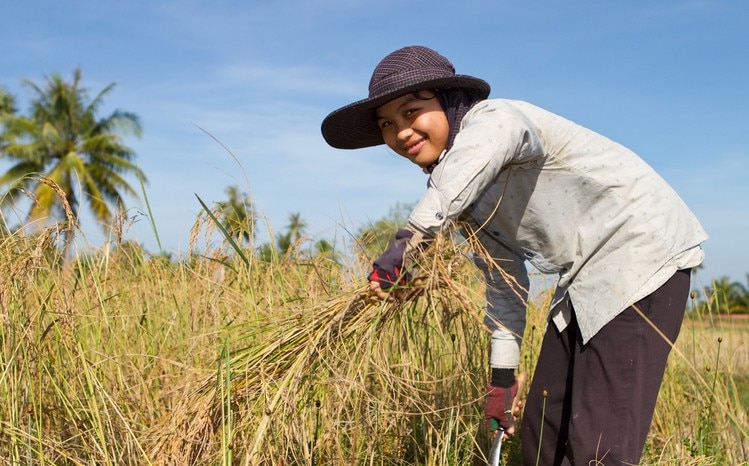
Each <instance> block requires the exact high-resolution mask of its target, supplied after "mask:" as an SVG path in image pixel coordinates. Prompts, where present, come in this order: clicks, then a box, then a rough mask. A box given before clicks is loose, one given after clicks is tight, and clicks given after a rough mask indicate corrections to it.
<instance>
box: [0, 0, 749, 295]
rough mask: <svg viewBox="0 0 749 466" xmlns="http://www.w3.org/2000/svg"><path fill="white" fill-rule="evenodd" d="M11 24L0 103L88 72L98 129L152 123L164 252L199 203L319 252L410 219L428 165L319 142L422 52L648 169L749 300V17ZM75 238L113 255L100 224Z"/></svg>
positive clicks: (142, 143)
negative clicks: (329, 243)
mask: <svg viewBox="0 0 749 466" xmlns="http://www.w3.org/2000/svg"><path fill="white" fill-rule="evenodd" d="M0 16H2V18H3V27H2V28H1V29H0V43H2V44H3V57H2V66H0V85H3V86H5V87H6V89H7V90H9V91H10V92H11V93H12V94H14V95H16V97H17V98H18V101H19V104H20V106H21V111H23V112H25V111H26V105H27V103H28V102H27V99H28V96H29V93H28V91H27V89H26V88H25V87H23V86H22V85H21V80H22V78H29V79H31V80H33V81H35V82H37V83H43V82H44V78H45V77H46V76H48V75H49V74H51V73H55V72H56V73H60V74H61V75H62V76H64V77H66V78H67V77H69V76H70V75H71V74H72V71H73V70H74V69H75V68H76V67H81V69H82V70H83V84H84V86H85V87H86V88H88V89H89V92H90V93H91V94H95V93H96V92H98V91H99V90H101V89H102V88H103V87H104V86H106V85H108V84H109V83H111V82H116V83H117V87H116V88H115V89H114V91H113V92H111V93H110V94H109V97H108V99H107V100H106V104H107V106H106V107H105V108H104V109H103V112H102V116H103V115H104V114H108V113H109V112H111V111H113V110H114V109H122V110H127V111H131V112H134V113H136V114H138V115H139V116H140V118H141V122H142V125H143V130H144V132H143V136H142V137H141V138H140V139H134V138H128V139H126V143H127V144H128V145H129V146H131V147H132V148H133V149H135V151H136V152H137V163H138V164H139V165H140V167H141V168H142V169H143V170H144V171H145V173H146V175H147V176H148V181H149V182H148V185H147V193H148V199H149V202H150V204H151V208H152V210H153V214H154V221H155V223H156V226H157V228H158V232H159V236H160V238H161V242H162V244H163V246H164V249H165V250H166V251H167V252H169V253H172V254H175V255H178V254H180V253H184V252H185V251H186V249H187V246H188V243H189V238H190V228H191V226H192V225H193V223H194V221H195V218H196V215H197V214H198V212H199V211H200V205H199V203H198V201H197V199H196V198H195V194H197V195H198V196H200V197H201V198H202V199H203V200H204V201H206V202H207V203H212V202H215V201H220V200H224V199H226V195H225V192H224V191H225V189H226V188H227V187H228V186H230V185H237V186H239V188H240V189H242V190H243V191H247V192H249V193H250V194H251V196H252V199H253V201H254V202H255V204H256V206H257V207H258V208H259V210H260V212H261V213H262V215H263V216H264V217H265V218H266V219H267V221H268V223H269V225H270V226H271V227H272V229H274V230H275V231H280V230H285V228H286V226H287V224H288V217H289V215H290V214H291V213H295V212H299V213H300V214H301V216H302V218H303V219H304V220H305V221H306V222H307V224H308V234H309V235H311V236H313V237H315V238H327V239H332V238H334V237H335V238H339V239H340V238H342V237H346V236H348V235H350V234H351V233H350V232H356V231H357V230H358V229H359V228H361V227H363V226H366V225H367V224H368V223H369V222H373V221H376V220H378V219H380V218H382V217H384V216H385V215H387V214H388V211H389V210H390V208H391V207H393V206H394V205H396V204H398V203H413V202H415V201H417V200H418V199H419V197H420V195H421V193H422V192H423V189H424V183H425V181H426V180H425V177H424V175H423V174H422V173H421V172H420V170H419V169H418V168H417V167H415V166H412V165H410V164H409V163H408V162H405V161H403V160H399V159H398V158H397V157H396V156H395V155H392V154H391V153H389V152H388V151H387V150H386V149H384V148H382V147H380V148H372V149H367V150H362V151H340V150H334V149H332V148H329V147H327V146H326V144H325V143H324V141H323V139H322V137H321V136H320V129H319V128H320V122H321V120H322V119H323V118H324V117H325V115H327V114H328V113H329V112H330V111H332V110H334V109H336V108H338V107H340V106H342V105H345V104H348V103H350V102H352V101H354V100H358V99H360V98H363V97H365V96H366V89H367V83H368V80H369V76H370V74H371V72H372V69H373V68H374V66H375V65H376V64H377V62H378V61H379V60H380V59H381V58H382V57H383V56H385V55H386V54H388V53H389V52H391V51H393V50H395V49H397V48H400V47H402V46H405V45H413V44H419V45H426V46H429V47H432V48H434V49H436V50H438V51H439V52H440V53H442V54H443V55H445V56H447V57H448V58H449V59H450V60H451V61H452V62H453V63H454V64H455V67H456V69H457V71H458V73H463V74H471V75H474V76H478V77H481V78H482V79H484V80H486V81H488V82H489V83H490V84H491V85H492V94H491V96H492V97H503V98H513V99H522V100H527V101H529V102H532V103H534V104H536V105H539V106H541V107H544V108H546V109H548V110H551V111H553V112H556V113H559V114H561V115H563V116H565V117H567V118H569V119H572V120H574V121H576V122H578V123H580V124H582V125H585V126H588V127H590V128H592V129H594V130H596V131H598V132H601V133H603V134H605V135H606V136H608V137H610V138H612V139H614V140H616V141H618V142H621V143H623V144H624V145H626V146H628V147H630V148H631V149H633V150H634V151H635V152H637V153H638V154H640V155H641V156H642V158H644V159H645V160H646V161H647V162H648V163H650V164H651V165H652V166H653V167H654V168H655V169H656V170H657V171H658V172H659V173H661V175H662V176H663V177H664V178H665V179H666V180H667V181H668V182H670V183H671V184H672V185H673V186H674V187H675V189H676V190H677V191H678V192H679V194H680V195H681V196H682V197H683V198H684V200H685V201H686V202H687V203H688V204H689V205H690V207H691V208H692V209H693V210H694V212H695V213H696V214H697V216H698V217H699V218H700V219H701V221H702V222H703V224H704V226H705V228H706V229H707V231H708V233H709V234H710V237H711V238H710V240H709V241H708V242H707V243H705V245H704V247H705V250H706V252H707V260H706V263H705V270H704V271H703V272H701V275H702V280H703V281H705V282H709V279H710V277H714V276H721V275H728V276H730V277H731V278H732V279H734V280H737V281H741V282H742V283H746V280H745V275H746V273H747V272H749V247H748V246H747V244H746V242H745V239H746V237H747V232H748V231H749V188H748V187H747V186H748V185H749V183H747V173H749V85H747V81H746V76H747V74H749V73H748V71H749V70H748V68H749V60H748V59H747V58H748V56H749V2H745V1H743V0H730V1H729V0H661V1H652V0H647V1H639V0H631V1H626V2H621V1H599V2H592V1H581V0H568V1H565V2H559V1H551V0H539V1H533V0H528V1H518V0H514V1H506V0H463V1H460V2H455V1H453V2H447V1H445V2H443V1H435V0H429V1H411V2H403V1H391V0H381V1H377V2H371V1H368V0H367V1H363V0H362V1H360V0H348V1H345V0H275V1H246V2H240V1H210V2H209V1H203V2H199V1H189V0H178V1H177V0H175V1H172V0H164V1H158V0H154V1H144V0H133V1H117V2H115V1H93V0H90V1H83V0H65V1H60V0H54V1H53V0H26V1H23V2H15V1H13V2H11V1H4V2H2V4H1V5H0ZM201 128H202V129H204V130H205V131H207V132H208V133H210V134H211V135H212V136H213V137H215V138H216V139H218V140H219V141H220V142H221V143H222V144H224V145H225V146H226V147H228V148H229V149H230V150H231V152H232V153H233V154H234V156H235V157H236V159H237V160H235V159H234V158H233V157H232V156H231V155H229V154H228V153H227V152H226V150H225V149H224V148H222V147H221V145H219V144H218V143H217V142H216V141H214V140H213V139H212V138H211V137H210V136H208V135H207V134H206V133H204V132H203V131H202V130H201ZM131 184H132V185H133V186H134V187H136V188H137V187H138V182H137V180H135V179H134V180H131ZM130 205H131V206H132V207H133V209H132V210H131V214H132V215H133V216H134V217H135V220H136V222H135V223H134V224H133V225H132V227H131V228H130V229H129V231H128V232H127V234H126V236H127V238H129V239H132V240H136V241H138V242H141V243H143V244H144V245H145V246H146V248H147V249H149V250H151V251H156V250H157V248H156V241H155V239H154V235H153V233H152V231H151V228H150V226H149V223H148V221H147V219H146V218H145V217H144V216H143V215H142V214H140V213H139V212H145V207H144V204H143V202H142V200H137V199H133V200H131V201H130ZM87 222H88V223H87ZM82 228H83V231H84V232H85V233H86V235H87V238H88V239H89V241H90V242H91V243H92V244H97V243H98V244H100V243H101V241H102V237H101V235H100V234H99V233H97V227H96V226H95V225H94V224H92V222H91V220H86V218H84V219H83V225H82Z"/></svg>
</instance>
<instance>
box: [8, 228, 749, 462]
mask: <svg viewBox="0 0 749 466" xmlns="http://www.w3.org/2000/svg"><path fill="white" fill-rule="evenodd" d="M60 241H61V237H60V232H58V231H57V230H55V229H50V230H47V231H45V232H44V233H42V234H41V235H40V236H38V237H36V238H28V237H23V236H18V235H11V236H7V237H4V238H2V240H0V255H2V258H3V260H2V261H0V319H1V320H2V330H1V331H0V458H2V464H12V465H26V464H33V465H38V464H39V465H40V464H54V465H91V464H97V465H98V464H102V465H109V464H111V465H144V464H157V465H161V464H165V465H166V464H201V465H202V464H224V465H228V464H247V465H261V464H262V465H297V464H301V465H340V464H367V465H411V464H418V465H465V464H482V462H483V459H484V455H485V454H486V450H487V447H488V442H489V440H488V434H487V432H486V429H485V427H484V426H483V419H482V406H483V403H482V400H481V398H482V396H483V390H484V389H483V387H484V386H485V382H486V380H487V377H488V373H487V372H488V363H487V359H488V342H489V335H488V334H487V333H486V331H485V330H484V329H483V327H482V325H481V317H482V313H483V299H484V298H483V290H482V286H481V281H480V280H479V278H478V276H477V274H476V272H475V271H474V270H473V267H472V265H471V264H470V261H468V260H467V259H466V254H465V251H462V250H460V249H450V248H447V247H445V248H441V249H440V248H432V249H435V250H437V251H440V252H439V255H437V254H436V253H435V254H433V255H432V256H429V257H428V258H427V260H425V261H424V263H422V264H421V266H422V267H423V268H425V269H426V270H427V271H428V272H429V273H428V278H427V279H426V280H424V281H422V282H420V283H419V284H418V285H417V286H415V287H414V288H413V289H412V290H409V295H408V296H407V297H406V299H404V300H403V301H399V302H380V301H376V300H373V299H372V298H370V297H369V296H368V295H367V294H366V293H365V290H364V287H363V286H364V283H363V281H362V279H361V277H362V276H364V274H365V273H366V271H367V268H368V264H369V259H367V258H363V257H356V258H348V259H346V260H345V264H344V265H340V264H338V263H337V262H336V261H333V260H331V259H330V258H329V257H326V256H317V257H309V256H306V255H304V254H301V253H300V254H294V253H293V251H292V252H291V253H288V254H286V255H285V256H283V257H278V258H277V259H276V260H273V261H271V262H263V261H260V260H257V259H255V258H254V256H253V255H252V254H251V253H250V252H249V251H247V252H246V255H245V256H244V259H247V260H246V261H245V260H243V258H242V257H238V255H237V254H236V253H235V251H234V250H233V249H232V248H231V247H228V246H226V245H221V244H218V245H207V246H206V247H204V248H202V249H201V253H200V254H194V255H193V256H191V258H190V260H185V261H180V262H173V261H168V260H165V259H163V258H159V257H150V256H148V255H147V254H144V253H143V252H142V251H140V250H139V249H138V248H137V247H129V246H128V244H127V243H125V244H119V245H118V244H115V245H112V247H108V248H102V249H101V250H99V251H98V252H96V253H94V254H85V255H79V256H78V257H77V258H76V259H75V260H74V261H73V262H72V263H69V264H65V265H61V260H60V257H59V254H58V252H57V251H58V246H59V242H60ZM548 299H549V296H548V293H540V294H538V295H537V296H536V297H534V298H533V300H532V301H531V302H530V303H529V307H528V309H529V310H528V326H527V334H526V344H525V346H524V355H523V367H522V369H523V370H525V371H527V372H528V373H529V374H532V370H533V364H534V359H535V353H536V352H537V350H538V346H539V343H540V340H541V336H542V332H543V330H544V320H543V318H544V311H543V309H544V307H545V302H546V301H547V300H548ZM690 306H691V309H690V313H689V315H690V317H689V318H688V319H687V320H686V321H685V324H684V327H683V329H682V333H681V336H680V339H679V341H678V343H677V345H676V348H675V351H674V352H673V353H672V356H671V359H670V360H669V366H668V369H667V372H666V376H665V380H664V384H663V387H662V390H661V393H660V397H659V401H658V406H657V409H656V413H655V418H654V421H653V425H652V428H651V432H650V436H649V438H648V442H647V446H646V451H645V457H644V459H643V464H648V465H656V464H659V465H660V464H669V465H724V464H730V465H734V464H742V463H746V462H747V460H748V459H749V434H748V432H749V427H748V426H749V421H748V420H747V411H748V410H749V400H748V399H747V393H749V349H748V347H747V344H748V341H747V339H748V337H749V326H747V325H745V324H743V323H742V322H736V321H731V322H725V321H722V320H719V319H713V318H711V314H710V309H709V308H704V307H703V306H701V305H699V304H697V303H696V302H694V303H692V304H691V305H690ZM503 454H504V456H505V458H504V460H505V461H506V462H507V463H508V464H512V462H513V461H514V460H515V459H516V458H517V442H516V441H515V442H509V443H508V446H507V448H505V450H504V452H503Z"/></svg>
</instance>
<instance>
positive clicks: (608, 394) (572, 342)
mask: <svg viewBox="0 0 749 466" xmlns="http://www.w3.org/2000/svg"><path fill="white" fill-rule="evenodd" d="M688 293H689V270H680V271H678V272H676V274H674V276H673V277H671V279H670V280H669V281H668V282H666V283H665V284H664V285H663V286H661V287H660V288H659V289H658V290H656V291H655V292H654V293H652V294H651V295H649V296H647V297H646V298H644V299H643V300H641V301H639V302H637V303H635V305H634V306H633V307H636V308H637V309H638V310H639V311H640V312H638V311H637V310H635V309H633V308H629V309H627V310H625V311H624V312H622V313H621V314H619V315H618V316H617V317H616V318H615V319H614V320H612V321H611V322H609V323H608V324H606V325H605V326H604V327H603V328H602V329H601V330H600V331H599V332H598V333H597V334H596V335H595V336H594V337H593V338H591V339H590V341H588V343H587V344H585V345H583V344H582V343H581V339H580V334H579V329H578V325H577V321H576V320H575V318H574V309H573V310H572V311H573V312H572V315H573V318H572V322H571V323H570V325H569V326H568V327H567V328H566V329H565V330H564V331H563V332H561V333H560V332H559V331H557V329H556V327H555V326H554V325H553V324H549V326H548V328H547V331H546V334H545V335H544V339H543V342H542V344H541V352H540V354H539V358H538V363H537V366H536V370H535V373H534V375H533V382H532V384H531V387H530V391H529V394H528V398H527V399H526V402H525V409H524V412H523V423H522V431H521V435H520V439H521V443H522V451H523V464H524V465H529V466H530V465H536V464H538V465H539V466H546V465H578V466H589V465H596V466H598V465H616V466H619V465H629V464H638V463H639V461H640V457H641V455H642V450H643V447H644V445H645V439H646V437H647V434H648V430H649V429H650V422H651V421H652V418H653V411H654V409H655V402H656V399H657V397H658V391H659V389H660V385H661V381H662V380H663V372H664V371H665V367H666V360H667V358H668V354H669V352H670V350H671V345H670V344H669V343H668V342H667V341H665V339H664V338H667V339H668V341H669V342H674V341H676V337H677V336H678V335H679V329H680V328H681V323H682V320H683V318H684V311H685V309H686V301H687V296H688ZM641 313H642V314H641ZM643 315H644V316H645V317H647V320H646V319H645V318H643ZM648 320H649V321H650V322H648ZM653 326H655V327H656V328H657V329H658V330H657V331H656V330H655V329H654V328H653ZM539 447H540V448H539ZM537 458H538V462H537Z"/></svg>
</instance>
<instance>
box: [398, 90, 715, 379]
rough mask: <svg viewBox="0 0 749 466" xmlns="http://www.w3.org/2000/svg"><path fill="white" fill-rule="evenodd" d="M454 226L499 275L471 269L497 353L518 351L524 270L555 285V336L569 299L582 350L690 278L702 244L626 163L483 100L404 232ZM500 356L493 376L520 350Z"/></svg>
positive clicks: (636, 161) (611, 145)
mask: <svg viewBox="0 0 749 466" xmlns="http://www.w3.org/2000/svg"><path fill="white" fill-rule="evenodd" d="M459 218H460V219H462V220H468V221H469V222H470V223H471V224H472V225H473V226H474V228H475V229H477V230H478V231H479V239H480V240H481V244H482V245H483V246H484V247H485V248H486V249H487V251H488V252H489V255H490V256H491V258H492V259H493V260H494V261H495V262H497V263H498V264H499V265H500V266H501V267H502V268H503V269H505V270H504V271H502V273H500V272H498V271H496V270H493V269H495V268H493V267H490V266H487V265H486V262H487V261H485V260H484V259H482V258H480V257H479V258H478V259H477V264H478V265H479V267H480V268H482V270H484V273H485V274H486V280H487V301H488V303H487V311H488V312H487V319H486V322H487V325H488V326H489V328H490V330H492V331H493V332H494V334H493V346H494V345H495V342H494V340H495V339H496V338H494V337H496V336H499V337H500V339H502V338H501V337H502V334H504V339H505V343H509V340H514V345H515V346H516V347H519V344H520V339H521V337H522V330H523V328H524V325H525V298H526V297H527V283H528V277H527V271H526V268H525V266H524V263H525V261H529V262H530V263H531V264H533V266H534V267H535V268H537V269H538V270H539V271H541V272H543V273H548V274H557V275H558V277H559V281H558V284H557V290H556V293H555V298H554V300H553V302H552V305H551V309H552V310H553V311H552V316H551V317H552V320H553V321H554V322H555V323H556V325H557V327H558V328H559V329H560V330H562V329H564V327H565V326H566V324H567V323H568V322H569V311H565V308H566V307H565V306H557V304H559V303H562V302H563V301H564V300H566V299H569V300H570V302H571V303H572V305H573V307H574V312H575V317H576V318H577V321H578V324H579V326H580V332H581V335H582V338H583V342H587V341H588V340H590V338H592V337H593V336H594V335H595V334H596V333H597V332H598V331H599V330H600V329H601V327H603V326H604V325H606V323H608V322H609V321H611V320H612V319H613V318H614V317H615V316H616V315H618V314H619V313H620V312H622V311H623V310H624V309H626V308H627V307H629V306H630V305H632V304H634V303H635V302H637V301H638V300H639V299H641V298H643V297H645V296H647V294H649V293H651V292H653V291H655V290H656V289H657V288H658V287H659V286H660V285H662V284H663V283H665V282H666V280H668V278H669V277H670V276H671V275H672V274H673V273H674V272H675V271H676V270H678V269H683V268H690V267H694V266H697V265H698V264H699V263H700V262H701V261H702V259H703V254H702V250H701V248H700V247H699V245H700V243H702V242H703V241H705V240H706V239H707V234H706V233H705V231H704V229H703V228H702V226H701V225H700V223H699V221H698V220H697V219H696V218H695V216H694V215H693V214H692V212H691V211H690V210H689V208H688V207H687V206H686V205H685V204H684V202H683V201H682V200H681V199H680V198H679V196H678V195H677V194H676V192H675V191H674V190H673V189H672V188H671V187H670V186H669V185H668V184H667V183H666V182H665V181H664V180H663V179H662V178H661V177H660V176H659V175H658V174H657V173H656V172H655V171H654V170H653V169H652V168H651V167H650V166H648V165H647V164H646V163H645V162H644V161H643V160H642V159H641V158H640V157H638V156H637V155H636V154H634V153H633V152H632V151H630V150H629V149H627V148H625V147H624V146H622V145H620V144H618V143H616V142H614V141H611V140H610V139H607V138H605V137H604V136H601V135H600V134H597V133H595V132H593V131H591V130H589V129H586V128H584V127H582V126H580V125H578V124H576V123H574V122H571V121H569V120H567V119H564V118H562V117H560V116H558V115H555V114H553V113H550V112H548V111H546V110H543V109H541V108H538V107H536V106H533V105H531V104H529V103H527V102H521V101H514V100H502V99H493V100H485V101H482V102H479V103H478V104H476V105H475V106H474V107H473V108H472V109H471V110H470V111H469V112H468V113H467V114H466V116H465V117H464V118H463V120H462V122H461V129H460V131H459V133H458V135H457V136H456V138H455V141H454V143H453V146H452V148H451V149H450V150H449V151H448V152H447V153H445V154H443V157H442V159H441V160H440V163H439V164H438V165H437V166H436V167H435V169H434V171H433V172H432V174H431V176H430V178H429V181H428V187H427V191H426V193H425V194H424V196H423V197H422V199H421V200H420V201H419V203H418V204H417V205H416V207H415V208H414V210H413V212H412V213H411V216H410V217H409V227H410V228H412V229H414V230H416V231H418V232H420V233H422V234H425V235H434V234H436V233H437V232H438V231H439V230H440V229H442V228H443V227H444V226H445V224H446V223H447V222H451V221H454V220H457V219H459ZM522 288H525V292H523V291H522ZM519 290H520V291H519ZM508 335H513V338H508V337H507V336H508ZM497 345H498V346H502V344H499V343H497ZM510 346H512V345H510ZM508 348H509V347H507V348H506V349H507V351H509V352H507V351H505V352H506V353H507V354H506V357H502V356H496V357H495V355H494V353H493V357H492V365H493V366H494V367H498V366H497V365H499V367H501V366H508V367H512V365H513V364H514V360H515V359H516V357H519V349H508ZM493 351H494V348H493ZM515 352H517V354H515ZM500 353H501V351H500ZM510 353H512V354H510ZM497 358H499V359H503V360H504V362H498V360H497ZM507 358H509V359H507Z"/></svg>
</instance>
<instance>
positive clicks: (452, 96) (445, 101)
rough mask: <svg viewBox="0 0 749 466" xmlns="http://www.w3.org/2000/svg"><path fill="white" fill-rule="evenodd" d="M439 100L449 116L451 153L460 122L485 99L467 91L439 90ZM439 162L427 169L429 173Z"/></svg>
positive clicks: (447, 146)
mask: <svg viewBox="0 0 749 466" xmlns="http://www.w3.org/2000/svg"><path fill="white" fill-rule="evenodd" d="M437 98H439V101H440V104H441V105H442V109H443V110H444V111H445V115H447V123H448V124H449V125H450V135H449V136H448V138H447V145H446V146H445V150H446V151H449V150H450V148H451V147H452V146H453V142H454V141H455V136H457V134H458V131H459V130H460V122H461V121H463V117H464V116H465V115H466V113H468V110H470V109H471V108H472V107H473V106H474V105H476V104H477V103H478V102H480V101H482V100H484V97H482V96H481V95H478V94H476V93H475V92H471V91H469V90H466V89H458V88H456V89H438V90H437ZM438 163H439V160H437V161H436V162H435V163H433V164H432V165H430V166H429V167H427V171H428V172H429V173H431V172H432V170H434V167H436V166H437V164H438Z"/></svg>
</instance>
